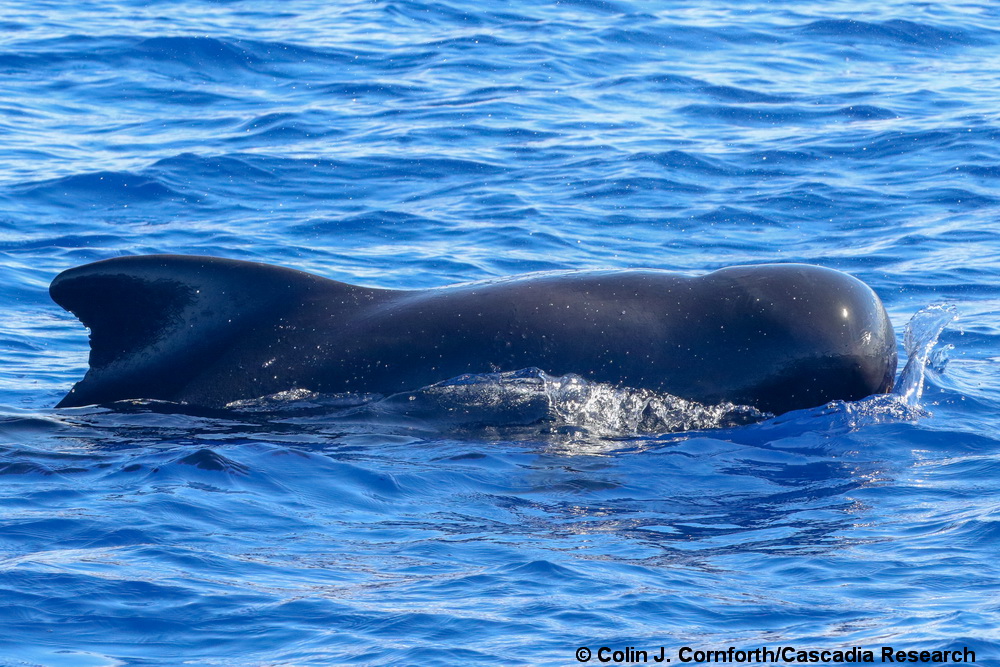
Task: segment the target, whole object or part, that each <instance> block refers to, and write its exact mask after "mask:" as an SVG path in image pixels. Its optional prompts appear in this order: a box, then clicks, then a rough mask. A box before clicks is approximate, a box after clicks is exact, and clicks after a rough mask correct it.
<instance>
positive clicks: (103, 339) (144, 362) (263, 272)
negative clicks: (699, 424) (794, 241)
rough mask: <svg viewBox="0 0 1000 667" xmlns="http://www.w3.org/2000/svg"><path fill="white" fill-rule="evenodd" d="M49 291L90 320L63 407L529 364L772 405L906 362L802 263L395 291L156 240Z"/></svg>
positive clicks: (886, 385) (844, 389)
mask: <svg viewBox="0 0 1000 667" xmlns="http://www.w3.org/2000/svg"><path fill="white" fill-rule="evenodd" d="M50 294H51V296H52V298H53V300H54V301H55V302H56V303H58V304H59V305H60V306H62V307H63V308H65V309H66V310H68V311H71V312H72V313H74V314H75V315H76V316H77V317H78V318H79V319H80V321H81V322H82V323H83V324H84V325H85V326H86V327H88V328H89V329H90V347H91V350H90V369H89V370H88V371H87V374H86V376H85V377H84V378H83V379H82V380H81V381H80V382H78V383H77V384H76V385H75V386H74V387H73V388H72V389H71V390H70V392H69V393H68V394H67V395H66V397H65V398H63V399H62V401H61V402H60V403H59V404H58V405H57V406H56V407H60V408H65V407H74V406H83V405H91V404H107V403H112V402H114V401H119V400H124V399H160V400H166V401H174V402H179V403H186V404H190V405H195V406H203V407H212V408H219V407H225V406H226V405H228V404H230V403H232V402H233V401H237V400H241V399H250V398H256V397H260V396H265V395H270V394H274V393H277V392H280V391H284V390H287V389H295V388H303V389H309V390H313V391H318V392H324V393H338V392H364V393H369V392H370V393H379V394H392V393H396V392H402V391H409V390H415V389H418V388H420V387H423V386H426V385H429V384H433V383H435V382H438V381H442V380H446V379H449V378H452V377H456V376H459V375H462V374H465V373H490V372H496V371H510V370H518V369H523V368H529V367H537V368H540V369H542V370H544V371H546V372H547V373H550V374H554V375H565V374H568V373H575V374H578V375H581V376H583V377H584V378H586V379H588V380H593V381H597V382H605V383H611V384H614V385H620V386H629V387H634V388H645V389H651V390H654V391H658V392H666V393H669V394H672V395H675V396H678V397H681V398H685V399H689V400H694V401H698V402H701V403H705V404H717V403H721V402H727V401H728V402H732V403H737V404H742V405H751V406H754V407H756V408H758V409H760V410H763V411H767V412H771V413H775V414H780V413H783V412H787V411H789V410H795V409H799V408H808V407H813V406H817V405H822V404H824V403H826V402H828V401H831V400H837V399H840V400H855V399H860V398H863V397H865V396H868V395H869V394H873V393H880V392H888V391H889V390H891V388H892V384H893V378H894V376H895V371H896V340H895V335H894V333H893V329H892V325H891V323H890V322H889V318H888V316H887V314H886V311H885V308H884V307H883V306H882V302H881V301H880V300H879V298H878V296H876V294H875V293H874V292H873V291H872V290H871V289H870V288H869V287H868V286H867V285H865V284H864V283H863V282H861V281H859V280H857V279H855V278H853V277H851V276H849V275H847V274H845V273H841V272H839V271H835V270H832V269H827V268H823V267H818V266H811V265H805V264H765V265H756V266H735V267H730V268H725V269H720V270H718V271H714V272H711V273H707V274H704V275H699V276H687V275H681V274H677V273H671V272H667V271H661V270H614V271H610V270H609V271H587V272H569V273H545V274H530V275H524V276H515V277H511V278H506V279H500V280H493V281H487V282H480V283H469V284H460V285H453V286H448V287H439V288H433V289H422V290H390V289H375V288H370V287H360V286H357V285H350V284H347V283H342V282H337V281H335V280H329V279H326V278H322V277H319V276H316V275H312V274H309V273H303V272H301V271H296V270H293V269H288V268H282V267H278V266H271V265H267V264H259V263H255V262H246V261H237V260H231V259H221V258H215V257H195V256H183V255H146V256H131V257H118V258H114V259H108V260H104V261H99V262H95V263H93V264H87V265H85V266H81V267H78V268H73V269H69V270H67V271H65V272H63V273H61V274H59V275H58V276H57V277H56V278H55V280H54V281H53V282H52V285H51V287H50Z"/></svg>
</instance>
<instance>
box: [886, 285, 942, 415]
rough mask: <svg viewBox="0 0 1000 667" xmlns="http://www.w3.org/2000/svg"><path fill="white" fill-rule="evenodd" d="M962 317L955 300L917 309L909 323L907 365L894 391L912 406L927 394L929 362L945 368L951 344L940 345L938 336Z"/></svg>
mask: <svg viewBox="0 0 1000 667" xmlns="http://www.w3.org/2000/svg"><path fill="white" fill-rule="evenodd" d="M956 319H958V310H957V309H956V308H955V306H953V305H951V304H933V305H930V306H927V307H926V308H921V309H920V310H919V311H917V312H916V313H915V314H914V315H913V317H912V318H910V321H909V322H908V323H907V324H906V332H905V333H904V334H903V347H904V348H905V349H906V357H907V359H906V366H905V367H904V368H903V372H902V373H901V374H900V376H899V381H898V382H897V383H896V388H895V390H893V394H894V395H895V396H898V397H899V399H900V401H901V402H902V403H903V404H904V405H906V406H908V407H914V408H915V407H918V405H919V403H920V398H921V397H922V396H923V394H924V375H925V374H926V371H927V368H928V366H930V367H931V368H932V369H943V368H944V364H945V362H946V357H947V353H948V350H950V349H952V348H951V346H946V347H943V348H938V350H937V351H935V349H934V348H935V346H936V345H937V343H938V338H939V337H940V336H941V332H942V331H944V328H945V327H946V326H948V325H949V324H951V323H952V322H954V321H955V320H956Z"/></svg>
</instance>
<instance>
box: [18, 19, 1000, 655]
mask: <svg viewBox="0 0 1000 667" xmlns="http://www.w3.org/2000/svg"><path fill="white" fill-rule="evenodd" d="M997 72H1000V5H998V4H996V3H992V2H987V1H986V0H969V1H968V2H955V3H923V2H904V1H899V0H896V1H893V0H889V1H887V2H846V1H831V2H822V3H820V2H813V3H809V2H784V1H772V2H765V1H763V0H750V1H747V2H736V3H708V2H693V1H690V0H689V1H686V2H685V1H680V2H669V3H666V2H663V3H661V2H638V1H636V2H610V1H609V2H602V1H598V0H591V1H586V0H576V1H568V2H525V1H522V0H510V1H508V2H486V3H482V2H477V3H473V2H465V3H459V2H454V1H449V2H422V1H411V0H403V1H398V2H381V1H375V2H371V1H366V2H356V1H351V0H345V1H343V2H318V1H314V2H309V1H299V0H289V1H287V2H281V3H278V2H264V1H255V0H245V1H239V0H233V1H214V2H210V1H208V0H202V1H197V0H173V1H166V2H157V3H140V2H137V1H136V0H123V1H122V2H117V3H110V4H109V3H106V2H91V1H82V2H76V3H65V2H47V1H40V2H32V3H21V2H11V1H10V0H0V284H2V289H0V309H2V310H0V314H2V322H0V482H2V483H0V664H2V665H46V666H63V665H73V666H84V667H90V666H95V667H96V666H110V665H119V664H126V665H163V666H167V665H178V664H182V663H184V662H185V661H187V664H198V665H282V666H291V665H334V664H364V665H387V664H393V665H467V664H484V665H486V664H489V665H498V664H504V665H574V664H579V663H578V662H577V658H576V655H577V653H576V651H577V649H578V648H580V647H589V648H590V649H591V650H592V651H593V652H594V657H593V659H592V660H591V663H590V664H598V662H597V660H598V659H597V651H598V649H599V648H600V647H602V646H607V647H610V648H612V649H615V650H624V649H625V648H626V647H637V648H639V649H646V650H649V651H651V653H652V652H655V651H657V650H658V647H660V646H665V647H666V650H667V652H668V655H671V654H672V657H673V661H674V663H675V664H677V663H678V662H679V657H678V654H677V651H678V650H679V649H680V648H681V647H684V646H690V647H694V648H700V649H727V648H728V647H729V646H735V647H737V648H742V649H752V648H756V647H761V646H768V647H776V646H795V647H797V648H804V649H822V648H849V647H851V646H860V647H863V648H867V649H872V650H875V651H876V652H878V651H879V649H880V647H882V646H892V647H894V648H896V649H905V650H910V649H917V650H920V649H931V650H935V649H939V650H944V649H948V650H954V649H962V648H963V647H969V648H970V649H971V650H974V651H975V652H976V656H977V662H979V663H981V664H997V661H998V660H1000V634H998V630H997V628H998V627H1000V593H998V591H1000V565H998V563H1000V560H998V559H997V552H998V544H1000V416H998V415H1000V401H998V389H1000V377H998V374H997V370H996V369H997V363H998V361H1000V351H998V349H1000V348H998V341H1000V261H998V259H997V258H998V257H1000V188H998V186H1000V76H998V75H997ZM151 252H170V253H194V254H209V255H219V256H225V257H232V258H236V259H248V260H256V261H265V262H269V263H274V264H281V265H285V266H290V267H294V268H298V269H302V270H307V271H312V272H315V273H318V274H321V275H323V276H326V277H329V278H334V279H338V280H345V281H348V282H353V283H357V284H363V285H368V286H373V287H388V288H423V287H431V286H438V285H445V284H449V283H453V282H461V281H471V280H481V279H489V278H493V277H501V276H508V275H512V274H516V273H523V272H528V271H546V270H575V269H598V268H601V269H606V268H625V267H649V268H657V269H670V270H678V271H688V272H701V271H707V270H712V269H716V268H720V267H723V266H728V265H733V264H742V263H764V262H811V263H817V264H822V265H825V266H829V267H833V268H836V269H840V270H843V271H847V272H849V273H851V274H853V275H855V276H857V277H858V278H860V279H862V280H864V281H865V282H867V283H868V284H870V285H871V286H872V287H873V288H874V289H875V290H876V291H877V292H878V293H879V295H880V296H881V298H882V299H883V301H884V302H885V304H886V307H887V309H888V311H889V313H890V316H891V318H892V321H893V324H894V326H895V327H896V331H897V337H898V339H899V350H900V358H901V360H905V359H907V358H911V359H912V363H911V365H910V368H909V369H908V370H907V371H906V374H905V376H903V377H901V378H900V380H899V383H898V384H899V386H900V389H899V390H898V392H897V393H896V394H895V395H893V396H888V397H881V398H877V399H868V400H865V401H860V402H857V403H854V404H831V405H830V406H822V407H818V408H816V409H814V410H805V411H801V412H796V413H791V414H788V415H784V416H781V417H777V418H773V419H766V418H763V416H761V415H753V414H748V413H746V412H745V411H741V410H740V409H739V408H738V407H733V406H730V408H725V409H721V411H720V409H716V410H715V411H713V410H711V409H708V410H706V409H704V408H697V407H696V406H683V405H681V406H678V405H676V404H674V403H671V402H670V400H669V397H668V398H663V397H650V396H645V395H642V394H641V392H640V393H637V392H630V391H629V390H628V389H627V388H615V387H601V386H591V385H587V384H586V383H583V382H581V381H579V380H578V379H576V378H573V377H564V378H552V377H549V376H546V375H544V374H542V373H540V372H537V371H532V370H531V369H526V370H524V371H523V372H521V373H516V374H513V375H510V376H503V377H499V378H498V377H479V378H465V379H463V380H459V381H456V382H453V383H451V384H447V385H444V386H438V387H431V388H425V389H423V390H421V391H420V392H417V393H416V394H414V399H413V400H412V401H411V400H410V399H409V397H329V396H326V397H324V396H314V395H309V394H308V393H303V394H300V395H292V396H279V397H272V398H269V399H266V400H263V401H257V402H249V403H248V404H245V405H241V406H237V408H236V409H234V410H233V411H231V412H229V413H212V414H192V413H191V412H190V411H188V412H185V411H183V410H178V409H177V406H164V405H159V404H151V403H136V404H130V405H125V406H118V407H117V408H116V409H114V410H109V409H107V408H94V407H92V408H79V409H72V410H61V411H56V410H53V409H52V406H53V405H54V404H55V403H56V402H58V400H59V399H60V398H61V397H62V395H63V394H64V393H65V392H66V391H67V390H68V389H69V388H70V386H71V385H72V383H73V382H74V381H76V380H77V379H79V378H80V377H82V375H83V373H84V371H85V369H86V366H87V350H88V344H87V333H86V330H85V329H84V328H83V327H82V326H81V325H80V324H79V323H78V322H77V321H76V320H75V318H74V317H73V316H72V315H70V314H69V313H65V312H63V311H62V310H61V309H59V308H58V307H57V306H56V305H55V304H53V303H52V302H51V301H50V300H49V298H48V294H47V286H48V283H49V282H50V281H51V280H52V278H53V277H54V276H55V275H56V274H57V273H58V272H60V271H62V270H64V269H67V268H70V267H72V266H76V265H79V264H83V263H86V262H89V261H93V260H98V259H104V258H108V257H114V256H118V255H127V254H138V253H151ZM918 311H919V312H920V316H919V317H917V319H916V320H915V321H914V325H913V328H912V330H911V333H910V335H909V336H908V337H907V336H906V335H905V334H904V331H905V327H906V324H907V322H909V321H910V320H911V318H912V317H913V316H914V315H915V314H916V313H918ZM955 314H957V317H958V319H957V320H955V321H953V318H954V316H955ZM942 327H943V331H942V330H941V329H942ZM939 332H940V336H939V335H938V333H939ZM904 339H905V340H904ZM904 344H905V346H906V348H908V351H907V349H905V348H904ZM949 358H950V359H949ZM900 373H901V375H902V373H903V370H902V363H901V367H900ZM414 389H419V388H414ZM501 390H502V391H509V392H514V393H515V394H517V395H518V396H521V397H522V398H524V400H523V401H521V402H517V401H514V404H511V403H510V400H509V399H510V396H509V395H506V394H505V395H504V396H506V398H504V397H501V398H502V401H501V402H503V401H507V402H506V403H504V405H502V406H500V409H499V412H498V408H497V404H496V401H494V400H493V399H494V398H495V397H496V396H497V392H498V391H501ZM463 392H464V394H463V395H464V396H465V399H463V400H465V401H466V405H471V406H472V407H471V408H469V409H468V410H466V411H465V412H463V411H462V410H458V411H456V410H454V409H452V408H454V406H455V403H454V399H455V396H454V394H455V393H459V394H462V393H463ZM483 392H485V393H483ZM491 392H492V393H491ZM517 392H521V393H519V394H518V393H517ZM470 396H471V397H472V398H471V400H470V399H469V397H470ZM525 397H526V398H525ZM459 398H461V397H459ZM518 400H520V399H518ZM650 401H653V403H654V404H655V405H654V408H655V409H654V410H653V412H656V410H659V409H660V408H663V410H665V412H663V414H665V415H666V417H664V420H666V421H667V422H669V424H667V425H665V423H664V422H663V421H662V420H661V422H656V421H655V420H653V421H650V420H649V419H648V416H649V414H651V413H650V411H649V410H647V408H649V405H650ZM656 401H659V403H656ZM449 402H450V403H449ZM470 410H471V411H473V412H474V411H476V410H478V411H479V412H476V413H475V415H474V418H473V419H468V418H467V417H468V414H469V411H470ZM671 410H673V412H671ZM456 414H457V415H458V416H457V417H456V416H455V415H456ZM656 414H657V415H660V416H662V415H661V414H660V413H656ZM643 415H645V417H644V416H643ZM675 418H676V419H681V420H682V422H677V421H676V420H675V421H673V422H670V421H669V420H671V419H675ZM683 419H687V420H688V421H687V422H683ZM644 420H645V421H644ZM678 428H679V430H678ZM686 429H697V430H686ZM879 655H880V654H879Z"/></svg>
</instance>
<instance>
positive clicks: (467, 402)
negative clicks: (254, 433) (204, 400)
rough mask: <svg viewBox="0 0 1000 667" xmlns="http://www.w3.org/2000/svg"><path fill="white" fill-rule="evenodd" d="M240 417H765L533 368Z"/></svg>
mask: <svg viewBox="0 0 1000 667" xmlns="http://www.w3.org/2000/svg"><path fill="white" fill-rule="evenodd" d="M229 407H230V408H236V409H238V410H240V411H241V412H257V411H264V412H281V413H284V414H288V413H289V412H290V411H291V412H303V413H305V412H308V413H313V414H314V415H315V416H319V417H321V418H323V419H326V420H333V421H339V422H357V421H364V422H377V423H381V424H386V423H390V424H391V423H394V422H400V421H403V422H406V423H408V424H409V425H422V426H430V427H432V428H441V427H444V428H446V429H447V428H481V427H489V428H517V427H525V426H527V427H532V428H534V429H537V430H538V431H539V432H540V433H562V434H567V433H569V434H584V435H589V436H596V437H611V438H616V437H627V436H630V435H638V434H660V433H676V432H679V431H693V430H699V429H709V428H727V427H731V426H740V425H743V424H749V423H753V422H758V421H762V420H764V419H767V418H768V417H770V416H771V415H770V414H769V413H766V412H761V411H760V410H757V409H756V408H752V407H749V406H744V405H736V404H733V403H722V404H720V405H703V404H701V403H697V402H695V401H688V400H685V399H682V398H678V397H676V396H672V395H670V394H664V393H657V392H654V391H650V390H647V389H633V388H630V387H616V386H613V385H610V384H605V383H600V382H590V381H588V380H585V379H583V378H582V377H580V376H578V375H572V374H570V375H563V376H553V375H549V374H548V373H546V372H544V371H542V370H541V369H539V368H525V369H522V370H519V371H509V372H497V373H478V374H467V375H461V376H458V377H455V378H451V379H449V380H445V381H443V382H438V383H436V384H433V385H429V386H427V387H423V388H421V389H418V390H416V391H411V392H402V393H399V394H393V395H391V396H387V397H381V396H378V395H344V396H323V395H321V394H315V393H312V392H306V391H297V392H282V393H281V394H275V395H273V396H268V397H264V398H261V399H254V400H251V401H240V402H239V403H234V404H231V405H230V406H229Z"/></svg>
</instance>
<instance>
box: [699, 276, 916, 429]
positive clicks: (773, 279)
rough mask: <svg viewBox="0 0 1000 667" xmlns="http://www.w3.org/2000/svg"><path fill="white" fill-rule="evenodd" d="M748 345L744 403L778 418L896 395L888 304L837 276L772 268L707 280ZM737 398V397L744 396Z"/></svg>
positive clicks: (893, 339)
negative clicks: (831, 404) (834, 402)
mask: <svg viewBox="0 0 1000 667" xmlns="http://www.w3.org/2000/svg"><path fill="white" fill-rule="evenodd" d="M707 277H711V278H712V280H713V281H715V282H716V283H717V285H716V287H717V289H719V293H721V294H726V295H728V296H726V298H727V300H728V301H729V304H730V307H729V309H728V313H727V315H726V318H727V320H728V322H731V323H732V324H731V325H730V326H734V327H737V328H739V329H740V331H739V333H738V334H737V336H740V337H742V339H743V340H747V341H750V342H749V343H748V344H747V346H746V349H747V355H746V358H745V368H746V369H747V372H746V374H744V375H743V379H744V380H745V381H746V382H747V388H746V391H745V394H746V398H747V399H748V401H750V402H752V404H753V405H755V406H757V407H759V408H761V409H764V410H768V411H770V412H774V413H776V414H779V413H782V412H787V411H789V410H795V409H800V408H807V407H814V406H817V405H822V404H824V403H826V402H829V401H832V400H857V399H860V398H864V397H866V396H869V395H871V394H878V393H887V392H889V391H891V390H892V387H893V382H894V378H895V375H896V364H897V355H896V337H895V333H894V331H893V328H892V323H891V322H890V321H889V315H888V313H886V310H885V307H884V306H883V305H882V301H881V300H880V299H879V297H878V296H877V295H876V294H875V292H874V291H873V290H872V289H871V288H870V287H868V285H866V284H865V283H863V282H861V281H860V280H858V279H856V278H854V277H852V276H849V275H847V274H846V273H842V272H840V271H835V270H833V269H827V268H824V267H819V266H812V265H805V264H771V265H759V266H743V267H732V268H728V269H722V270H720V271H716V272H714V273H712V274H709V276H707ZM738 393H739V392H737V394H738Z"/></svg>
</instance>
